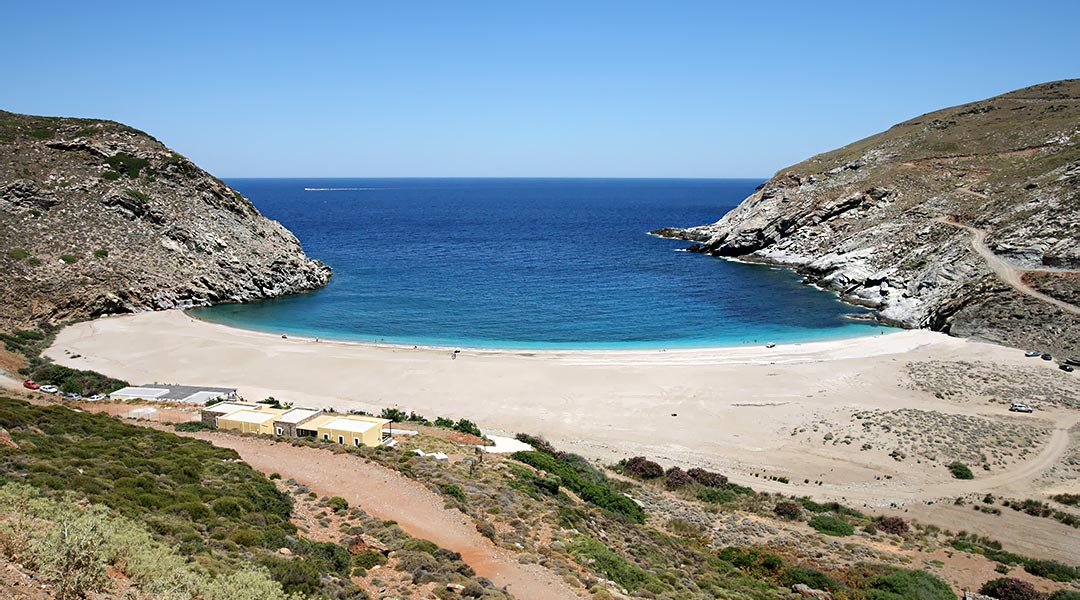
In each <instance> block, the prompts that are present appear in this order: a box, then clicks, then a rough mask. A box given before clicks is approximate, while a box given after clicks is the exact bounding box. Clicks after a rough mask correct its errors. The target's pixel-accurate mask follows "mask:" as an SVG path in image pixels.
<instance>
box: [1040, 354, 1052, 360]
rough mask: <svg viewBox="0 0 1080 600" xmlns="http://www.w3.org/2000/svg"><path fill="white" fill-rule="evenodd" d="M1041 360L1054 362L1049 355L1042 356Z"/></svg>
mask: <svg viewBox="0 0 1080 600" xmlns="http://www.w3.org/2000/svg"><path fill="white" fill-rule="evenodd" d="M1042 359H1043V360H1054V357H1053V356H1050V355H1049V354H1043V355H1042Z"/></svg>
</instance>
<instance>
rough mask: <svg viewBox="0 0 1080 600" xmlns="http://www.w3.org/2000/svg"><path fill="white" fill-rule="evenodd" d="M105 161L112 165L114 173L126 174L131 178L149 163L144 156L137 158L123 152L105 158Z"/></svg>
mask: <svg viewBox="0 0 1080 600" xmlns="http://www.w3.org/2000/svg"><path fill="white" fill-rule="evenodd" d="M105 163H106V164H107V165H109V166H110V167H112V169H113V171H115V172H116V173H119V174H121V175H127V176H128V177H130V178H131V179H137V178H138V177H139V172H140V171H142V170H143V168H145V167H146V166H147V165H149V164H150V162H149V161H147V160H146V159H145V158H137V157H134V156H132V155H130V154H126V153H124V152H120V153H118V154H115V155H113V156H110V157H109V158H106V159H105ZM117 178H119V177H117Z"/></svg>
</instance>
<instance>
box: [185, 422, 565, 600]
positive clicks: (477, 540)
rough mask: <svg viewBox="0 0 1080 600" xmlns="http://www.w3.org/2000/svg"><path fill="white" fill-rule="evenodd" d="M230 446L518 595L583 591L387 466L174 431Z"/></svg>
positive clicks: (561, 596) (558, 598)
mask: <svg viewBox="0 0 1080 600" xmlns="http://www.w3.org/2000/svg"><path fill="white" fill-rule="evenodd" d="M179 435H186V436H188V437H196V438H199V439H201V440H205V441H208V442H210V443H212V444H214V445H215V446H219V447H222V448H231V449H233V450H235V451H236V452H238V453H239V454H240V458H242V459H243V460H244V461H245V462H247V463H248V464H249V465H251V466H252V467H253V468H255V469H257V470H259V471H262V472H263V473H266V474H270V473H279V474H281V476H282V477H283V478H285V479H295V480H296V481H298V482H300V483H302V484H304V485H306V486H308V487H309V488H311V490H312V491H314V492H315V493H317V494H319V495H320V496H341V497H342V498H345V499H346V500H348V501H349V504H350V505H352V506H358V507H360V508H362V509H364V511H366V512H367V513H368V514H370V515H373V516H375V517H378V518H380V519H390V520H394V521H397V523H398V525H400V526H401V528H402V529H404V530H405V531H406V532H407V533H408V534H409V535H412V536H414V537H419V538H424V539H426V540H430V541H432V542H435V543H436V544H438V545H439V546H440V547H443V548H447V549H449V550H453V551H454V552H459V553H461V557H462V560H464V561H465V562H466V563H467V564H468V565H469V566H470V567H472V568H473V569H474V570H475V571H476V574H477V575H480V576H482V577H487V578H488V579H490V580H491V581H492V582H494V583H495V585H497V586H499V587H503V586H505V587H506V589H507V590H508V591H509V592H510V593H511V594H513V595H514V597H515V598H521V599H522V600H565V599H567V598H580V597H582V596H581V591H580V590H576V589H573V588H571V587H569V586H568V585H567V584H566V582H564V581H563V580H562V579H561V578H559V577H558V576H557V575H555V574H554V573H552V572H551V571H548V570H547V569H545V568H543V567H541V566H539V565H535V564H530V565H522V564H519V563H518V562H517V559H516V557H515V556H514V555H513V554H512V553H510V552H507V551H505V550H503V549H501V548H497V547H496V546H495V545H494V544H493V543H491V541H490V540H488V539H487V538H485V537H483V536H482V535H480V534H479V533H478V532H477V531H476V527H475V525H474V523H473V521H472V519H470V518H469V517H468V516H467V515H464V514H462V513H461V512H459V511H457V510H451V509H446V508H443V500H442V498H441V497H440V496H439V495H438V494H435V493H434V492H432V491H430V490H428V489H427V488H426V487H424V486H423V485H421V484H420V483H418V482H416V481H413V480H411V479H408V478H406V477H404V476H403V475H401V474H399V473H397V472H396V471H392V470H390V469H387V468H385V467H382V466H379V465H376V464H373V463H365V462H364V461H363V460H360V459H358V458H357V457H355V456H352V455H349V454H334V453H333V452H330V451H328V450H322V449H318V448H304V447H294V446H292V445H290V444H282V443H276V442H271V441H267V440H259V439H251V438H241V437H237V436H232V435H228V434H222V433H206V432H202V433H194V434H179Z"/></svg>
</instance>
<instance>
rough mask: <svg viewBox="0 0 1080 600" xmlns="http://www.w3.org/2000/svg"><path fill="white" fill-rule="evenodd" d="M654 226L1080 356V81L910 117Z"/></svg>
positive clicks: (861, 296)
mask: <svg viewBox="0 0 1080 600" xmlns="http://www.w3.org/2000/svg"><path fill="white" fill-rule="evenodd" d="M954 222H955V223H956V224H959V225H966V226H968V228H967V229H964V228H962V227H957V226H956V225H954V224H953V223H954ZM655 233H657V234H659V235H664V236H668V237H678V238H682V239H687V240H693V241H696V242H699V244H698V245H695V246H694V249H696V250H698V251H700V252H706V253H709V254H713V255H716V256H738V257H745V258H749V259H753V260H762V261H768V262H776V263H780V264H786V265H791V266H794V267H796V268H798V269H799V270H801V271H802V272H804V273H806V274H808V275H809V276H810V277H811V279H812V280H814V281H816V282H817V283H819V284H821V285H823V286H826V287H829V288H832V289H834V290H837V291H838V292H840V293H841V294H842V296H843V297H844V298H845V299H847V300H849V301H852V302H857V303H861V304H867V305H870V306H873V307H877V308H878V309H879V314H880V317H881V318H882V320H884V321H887V322H891V323H895V324H899V325H902V326H905V327H927V328H931V329H935V330H940V331H945V332H948V333H951V334H954V335H960V336H976V337H981V338H985V339H989V340H993V341H997V342H1002V343H1006V344H1012V345H1017V346H1032V347H1040V348H1049V349H1053V350H1055V351H1056V352H1058V353H1061V352H1069V353H1074V354H1080V314H1077V310H1080V307H1078V306H1077V304H1076V298H1077V296H1080V294H1078V293H1077V290H1078V288H1080V80H1066V81H1057V82H1052V83H1046V84H1042V85H1037V86H1034V87H1030V88H1025V89H1022V90H1018V91H1015V92H1011V93H1008V94H1005V95H1002V96H998V97H995V98H990V99H988V100H983V101H980V102H974V103H971V104H965V105H963V106H957V107H953V108H947V109H944V110H940V111H937V112H933V113H930V114H927V115H923V116H921V117H917V118H915V119H911V120H909V121H905V122H903V123H900V124H898V125H895V126H893V127H892V128H890V129H889V130H888V131H885V132H882V133H879V134H877V135H874V136H871V137H869V138H866V139H864V140H860V141H858V142H855V143H854V144H851V145H849V146H845V147H843V148H840V149H838V150H834V151H832V152H826V153H824V154H820V155H818V156H815V157H813V158H811V159H809V160H807V161H804V162H802V163H799V164H797V165H794V166H792V167H788V168H786V169H783V170H781V171H780V172H779V173H777V174H776V176H775V177H773V178H772V179H770V180H769V181H767V182H766V183H765V184H763V185H762V186H761V187H760V188H759V189H758V190H757V191H756V192H755V193H754V194H753V195H751V196H750V197H748V198H747V199H746V200H744V201H743V202H742V204H740V205H739V206H738V207H737V208H735V209H734V210H732V211H731V212H730V213H728V214H727V215H725V216H724V218H723V219H721V220H720V221H719V222H717V223H714V224H712V225H705V226H701V227H693V228H690V229H661V230H658V231H656V232H655ZM983 237H985V239H982V238H983ZM981 249H985V250H987V251H988V252H984V254H983V255H980V254H979V251H980V250H981ZM988 253H989V254H988ZM1032 292H1035V293H1032ZM1040 294H1043V295H1046V296H1049V297H1053V298H1056V299H1057V300H1059V301H1060V302H1058V303H1052V302H1047V301H1046V300H1045V299H1040V297H1039V295H1040ZM1069 306H1072V307H1074V308H1076V309H1077V310H1070V309H1069Z"/></svg>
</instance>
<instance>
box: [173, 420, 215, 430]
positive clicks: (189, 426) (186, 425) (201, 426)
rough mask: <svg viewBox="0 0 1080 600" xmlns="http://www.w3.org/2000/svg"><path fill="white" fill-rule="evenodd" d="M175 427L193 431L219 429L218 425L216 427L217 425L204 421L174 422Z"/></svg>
mask: <svg viewBox="0 0 1080 600" xmlns="http://www.w3.org/2000/svg"><path fill="white" fill-rule="evenodd" d="M173 429H175V430H176V431H186V432H193V431H215V430H217V427H215V426H213V425H211V424H209V423H203V422H202V421H184V422H183V423H174V424H173Z"/></svg>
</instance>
